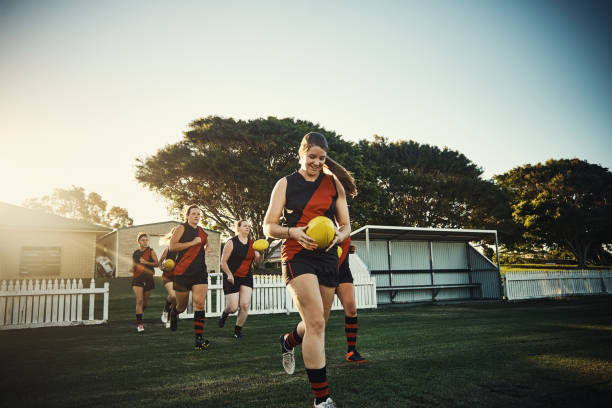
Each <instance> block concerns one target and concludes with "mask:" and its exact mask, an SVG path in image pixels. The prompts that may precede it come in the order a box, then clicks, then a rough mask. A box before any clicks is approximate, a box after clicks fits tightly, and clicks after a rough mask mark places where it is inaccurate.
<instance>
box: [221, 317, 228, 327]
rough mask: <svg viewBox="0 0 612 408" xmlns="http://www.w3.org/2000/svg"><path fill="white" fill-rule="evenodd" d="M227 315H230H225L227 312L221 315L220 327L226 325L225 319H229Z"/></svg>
mask: <svg viewBox="0 0 612 408" xmlns="http://www.w3.org/2000/svg"><path fill="white" fill-rule="evenodd" d="M227 316H229V315H225V314H222V315H221V317H220V318H219V327H223V326H225V320H227Z"/></svg>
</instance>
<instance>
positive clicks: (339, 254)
mask: <svg viewBox="0 0 612 408" xmlns="http://www.w3.org/2000/svg"><path fill="white" fill-rule="evenodd" d="M340 258H342V248H340V245H338V259H340Z"/></svg>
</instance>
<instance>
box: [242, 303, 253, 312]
mask: <svg viewBox="0 0 612 408" xmlns="http://www.w3.org/2000/svg"><path fill="white" fill-rule="evenodd" d="M250 307H251V303H250V302H244V303H240V310H244V311H247V310H249V308H250Z"/></svg>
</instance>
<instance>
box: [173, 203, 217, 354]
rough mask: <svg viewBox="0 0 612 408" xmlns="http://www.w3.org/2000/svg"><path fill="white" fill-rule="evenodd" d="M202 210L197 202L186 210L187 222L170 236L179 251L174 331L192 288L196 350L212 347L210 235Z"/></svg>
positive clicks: (175, 269)
mask: <svg viewBox="0 0 612 408" xmlns="http://www.w3.org/2000/svg"><path fill="white" fill-rule="evenodd" d="M201 216H202V212H201V210H200V208H199V207H198V206H197V205H191V206H189V208H187V211H186V213H185V219H186V221H185V222H184V223H183V224H181V225H179V226H178V227H177V228H176V230H175V231H174V234H172V238H170V247H169V250H170V251H171V252H176V253H177V257H176V266H175V267H174V271H173V272H174V293H175V296H176V304H175V305H174V306H172V309H171V310H170V330H172V331H175V330H176V329H177V325H178V315H179V314H181V313H182V312H184V311H185V309H186V308H187V302H188V300H189V291H190V290H191V292H192V294H193V310H194V316H193V331H194V334H195V348H196V350H204V349H206V348H208V345H209V341H208V340H206V339H205V338H204V337H203V336H202V334H203V331H204V320H205V318H206V314H205V309H204V307H205V301H206V293H207V291H208V272H207V271H206V252H210V247H209V246H208V234H206V232H205V231H204V230H203V229H202V227H200V226H198V223H199V222H200V217H201Z"/></svg>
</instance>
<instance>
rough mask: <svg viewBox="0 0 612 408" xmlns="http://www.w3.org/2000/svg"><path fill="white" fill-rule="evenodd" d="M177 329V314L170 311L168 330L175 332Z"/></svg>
mask: <svg viewBox="0 0 612 408" xmlns="http://www.w3.org/2000/svg"><path fill="white" fill-rule="evenodd" d="M177 327H178V314H177V313H175V312H174V310H171V311H170V330H172V331H176V328H177Z"/></svg>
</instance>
